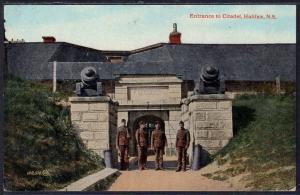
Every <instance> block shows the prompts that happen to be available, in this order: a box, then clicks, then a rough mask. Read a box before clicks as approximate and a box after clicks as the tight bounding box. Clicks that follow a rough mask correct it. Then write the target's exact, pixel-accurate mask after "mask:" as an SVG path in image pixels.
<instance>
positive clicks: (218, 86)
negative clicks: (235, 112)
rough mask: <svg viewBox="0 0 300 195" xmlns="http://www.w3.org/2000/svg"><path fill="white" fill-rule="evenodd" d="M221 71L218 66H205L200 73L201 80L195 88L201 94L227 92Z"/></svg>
mask: <svg viewBox="0 0 300 195" xmlns="http://www.w3.org/2000/svg"><path fill="white" fill-rule="evenodd" d="M219 77H220V73H219V69H218V68H217V67H213V66H204V67H203V68H202V70H201V74H200V82H199V85H197V88H195V91H196V93H200V94H222V93H225V83H224V81H223V80H222V79H220V78H219Z"/></svg>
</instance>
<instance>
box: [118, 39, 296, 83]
mask: <svg viewBox="0 0 300 195" xmlns="http://www.w3.org/2000/svg"><path fill="white" fill-rule="evenodd" d="M205 65H212V66H216V67H218V68H219V69H220V73H221V75H223V77H224V79H225V80H248V81H271V80H275V77H277V76H280V78H281V79H282V80H291V81H295V79H296V72H295V70H296V45H295V44H179V45H177V44H164V45H162V46H161V47H159V48H155V49H152V50H148V51H143V52H140V53H136V54H132V55H130V56H129V57H128V60H127V61H126V62H125V63H124V66H122V67H121V69H120V72H124V73H125V72H126V74H144V73H147V74H148V73H152V74H159V72H160V71H162V72H168V73H170V74H172V73H173V74H179V75H182V76H183V79H184V80H196V79H197V80H198V79H199V75H200V72H201V68H202V67H203V66H205Z"/></svg>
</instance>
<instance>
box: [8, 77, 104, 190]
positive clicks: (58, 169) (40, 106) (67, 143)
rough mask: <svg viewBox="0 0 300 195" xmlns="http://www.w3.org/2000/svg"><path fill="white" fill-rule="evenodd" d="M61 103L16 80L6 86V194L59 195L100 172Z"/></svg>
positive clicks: (98, 163)
mask: <svg viewBox="0 0 300 195" xmlns="http://www.w3.org/2000/svg"><path fill="white" fill-rule="evenodd" d="M62 97H65V95H64V94H62V93H56V94H53V93H51V89H49V87H47V86H44V85H42V84H37V83H33V82H28V81H22V80H19V79H12V80H8V81H7V82H6V85H5V110H4V112H5V131H4V145H5V156H4V172H5V176H4V177H5V184H6V188H8V190H49V189H57V188H61V187H63V186H65V185H66V184H68V183H70V182H71V181H74V180H76V179H78V178H80V177H82V176H83V175H85V174H87V173H88V172H90V171H93V170H98V169H101V168H103V162H102V159H100V157H98V156H97V155H96V154H95V153H93V152H92V151H90V150H87V149H86V148H85V147H84V145H83V143H82V141H81V139H80V138H79V137H78V135H77V134H76V132H75V131H74V130H73V129H72V127H71V122H70V113H69V109H68V107H63V106H59V105H58V104H57V102H58V101H60V100H62Z"/></svg>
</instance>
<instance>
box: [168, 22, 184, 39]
mask: <svg viewBox="0 0 300 195" xmlns="http://www.w3.org/2000/svg"><path fill="white" fill-rule="evenodd" d="M169 43H171V44H181V33H180V32H177V24H176V23H174V24H173V31H172V32H171V33H170V35H169Z"/></svg>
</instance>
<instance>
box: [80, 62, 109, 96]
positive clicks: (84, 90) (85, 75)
mask: <svg viewBox="0 0 300 195" xmlns="http://www.w3.org/2000/svg"><path fill="white" fill-rule="evenodd" d="M80 77H81V82H80V83H76V94H77V95H78V96H100V95H103V91H102V83H101V82H99V76H98V74H97V70H96V68H94V67H91V66H88V67H85V68H83V69H82V70H81V72H80Z"/></svg>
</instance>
